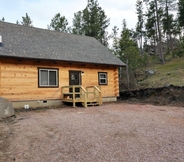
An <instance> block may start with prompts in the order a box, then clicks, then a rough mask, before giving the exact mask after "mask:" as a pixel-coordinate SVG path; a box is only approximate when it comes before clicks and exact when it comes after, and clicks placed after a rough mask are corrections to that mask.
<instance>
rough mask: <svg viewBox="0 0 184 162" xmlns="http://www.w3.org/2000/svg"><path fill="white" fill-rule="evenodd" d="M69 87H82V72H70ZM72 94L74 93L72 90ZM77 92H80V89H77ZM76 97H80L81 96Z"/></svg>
mask: <svg viewBox="0 0 184 162" xmlns="http://www.w3.org/2000/svg"><path fill="white" fill-rule="evenodd" d="M69 85H81V71H69ZM70 92H73V90H72V88H70ZM75 92H80V88H75ZM75 97H80V94H76V95H75Z"/></svg>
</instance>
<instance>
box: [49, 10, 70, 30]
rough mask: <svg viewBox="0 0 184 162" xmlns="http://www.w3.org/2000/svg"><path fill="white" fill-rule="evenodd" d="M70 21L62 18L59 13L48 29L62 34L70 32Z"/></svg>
mask: <svg viewBox="0 0 184 162" xmlns="http://www.w3.org/2000/svg"><path fill="white" fill-rule="evenodd" d="M67 26H68V21H67V19H66V18H65V16H61V15H60V13H57V14H56V15H55V16H54V17H53V18H52V20H51V23H50V25H49V26H47V28H48V29H52V30H56V31H60V32H66V33H67V32H69V28H68V27H67Z"/></svg>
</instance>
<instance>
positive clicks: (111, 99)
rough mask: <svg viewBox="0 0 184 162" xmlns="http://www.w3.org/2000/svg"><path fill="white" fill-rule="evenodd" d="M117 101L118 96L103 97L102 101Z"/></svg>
mask: <svg viewBox="0 0 184 162" xmlns="http://www.w3.org/2000/svg"><path fill="white" fill-rule="evenodd" d="M115 101H117V97H103V98H102V102H115Z"/></svg>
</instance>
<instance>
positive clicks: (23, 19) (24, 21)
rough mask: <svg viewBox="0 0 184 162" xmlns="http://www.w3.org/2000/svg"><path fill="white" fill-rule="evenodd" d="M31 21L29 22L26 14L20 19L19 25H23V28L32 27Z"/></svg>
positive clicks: (29, 19)
mask: <svg viewBox="0 0 184 162" xmlns="http://www.w3.org/2000/svg"><path fill="white" fill-rule="evenodd" d="M32 23H33V21H32V20H31V18H30V17H29V16H28V13H26V16H25V17H24V16H23V17H22V21H21V24H22V25H25V26H33V25H32Z"/></svg>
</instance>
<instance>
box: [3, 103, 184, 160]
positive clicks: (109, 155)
mask: <svg viewBox="0 0 184 162" xmlns="http://www.w3.org/2000/svg"><path fill="white" fill-rule="evenodd" d="M0 124H1V128H2V129H3V130H4V134H2V135H1V139H2V138H3V137H4V142H3V143H4V144H5V141H6V144H7V145H6V146H7V148H6V149H4V151H3V154H2V152H0V153H1V154H2V155H3V156H1V157H2V158H0V161H3V162H7V161H17V162H183V161H184V108H182V107H168V106H152V105H140V104H128V103H109V104H105V105H103V106H99V107H90V108H86V109H85V108H82V107H79V108H62V109H48V110H36V111H28V112H18V113H17V117H16V118H15V119H12V120H11V122H0ZM1 154H0V155H1Z"/></svg>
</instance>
